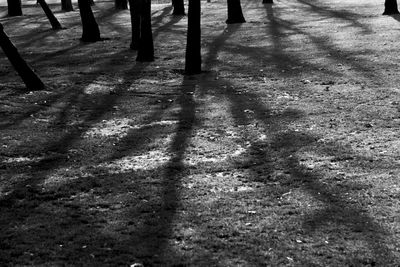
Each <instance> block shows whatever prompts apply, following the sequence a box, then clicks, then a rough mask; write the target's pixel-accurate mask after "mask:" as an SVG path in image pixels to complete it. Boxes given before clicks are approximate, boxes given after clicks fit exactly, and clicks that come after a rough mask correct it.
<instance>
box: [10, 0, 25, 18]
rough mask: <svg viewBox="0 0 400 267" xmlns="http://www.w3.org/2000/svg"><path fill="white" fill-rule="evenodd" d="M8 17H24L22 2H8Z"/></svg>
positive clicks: (18, 0) (13, 0) (15, 0)
mask: <svg viewBox="0 0 400 267" xmlns="http://www.w3.org/2000/svg"><path fill="white" fill-rule="evenodd" d="M7 6H8V15H9V16H22V7H21V0H7Z"/></svg>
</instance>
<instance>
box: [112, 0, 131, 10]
mask: <svg viewBox="0 0 400 267" xmlns="http://www.w3.org/2000/svg"><path fill="white" fill-rule="evenodd" d="M114 4H115V9H118V10H125V9H128V1H127V0H115V1H114Z"/></svg>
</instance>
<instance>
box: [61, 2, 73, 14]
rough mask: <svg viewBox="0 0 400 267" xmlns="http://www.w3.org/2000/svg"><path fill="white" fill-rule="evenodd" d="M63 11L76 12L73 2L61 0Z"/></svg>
mask: <svg viewBox="0 0 400 267" xmlns="http://www.w3.org/2000/svg"><path fill="white" fill-rule="evenodd" d="M61 10H62V11H65V12H69V11H74V7H73V6H72V1H71V0H61Z"/></svg>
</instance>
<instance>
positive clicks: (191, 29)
mask: <svg viewBox="0 0 400 267" xmlns="http://www.w3.org/2000/svg"><path fill="white" fill-rule="evenodd" d="M200 11H201V5H200V1H199V0H189V10H188V29H187V41H186V55H185V74H187V75H192V74H199V73H201V26H200V19H201V16H200V14H201V13H200Z"/></svg>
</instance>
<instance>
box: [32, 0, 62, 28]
mask: <svg viewBox="0 0 400 267" xmlns="http://www.w3.org/2000/svg"><path fill="white" fill-rule="evenodd" d="M37 1H38V2H39V4H40V6H41V7H42V9H43V11H44V13H45V14H46V16H47V18H48V19H49V21H50V24H51V27H52V28H53V30H59V29H62V27H61V24H60V22H58V20H57V18H56V16H54V14H53V12H52V11H51V9H50V8H49V6H48V5H47V3H46V1H45V0H37Z"/></svg>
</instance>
